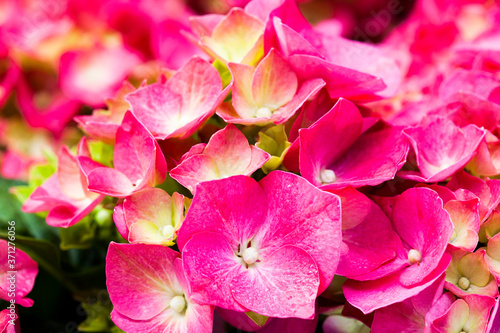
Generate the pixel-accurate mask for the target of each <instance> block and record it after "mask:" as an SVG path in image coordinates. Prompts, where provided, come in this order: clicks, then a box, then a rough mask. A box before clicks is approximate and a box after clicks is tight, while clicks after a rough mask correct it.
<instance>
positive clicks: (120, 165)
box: [78, 112, 167, 198]
mask: <svg viewBox="0 0 500 333" xmlns="http://www.w3.org/2000/svg"><path fill="white" fill-rule="evenodd" d="M115 142H116V144H115V150H114V153H113V164H114V168H108V167H104V166H101V165H97V163H95V162H94V161H92V160H91V159H90V158H89V157H86V156H79V157H78V161H79V163H80V165H81V167H82V170H83V171H84V173H85V175H86V177H87V179H88V184H89V185H88V188H89V190H90V191H93V192H96V193H101V194H105V195H109V196H113V197H117V198H125V197H127V196H129V195H131V194H132V193H135V192H137V191H140V190H141V189H143V188H145V187H148V186H150V187H151V186H154V185H155V184H159V183H162V182H163V181H164V180H165V177H166V172H167V165H166V162H165V157H164V156H163V153H162V152H161V150H160V147H159V146H158V142H156V140H155V139H154V138H153V136H152V135H151V133H149V132H148V130H147V129H146V128H145V127H144V126H143V125H142V124H141V123H140V122H139V121H138V120H137V119H136V118H135V117H134V115H133V114H132V113H130V112H127V113H126V114H125V117H124V118H123V122H122V124H121V126H120V128H119V129H118V130H117V131H116V140H115Z"/></svg>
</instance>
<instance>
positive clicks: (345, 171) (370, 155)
mask: <svg viewBox="0 0 500 333" xmlns="http://www.w3.org/2000/svg"><path fill="white" fill-rule="evenodd" d="M299 140H300V154H299V159H300V172H301V174H302V176H303V177H304V178H306V179H307V180H308V181H310V182H311V183H312V184H314V185H316V186H320V187H321V188H323V189H336V188H343V187H346V186H349V185H350V186H354V187H359V186H365V185H378V184H380V183H382V182H384V181H386V180H389V179H393V178H394V175H395V174H396V172H397V171H398V170H399V169H400V168H401V166H402V165H403V164H404V162H405V160H406V154H407V152H408V142H407V140H406V138H405V137H404V135H403V134H402V132H401V129H400V128H398V127H393V126H390V125H388V124H386V123H384V122H378V123H377V122H376V120H375V119H372V118H365V119H363V118H362V117H361V114H360V112H359V110H358V109H357V108H356V106H355V105H354V104H352V103H351V102H349V101H347V100H345V99H340V100H339V101H338V102H337V104H335V106H334V107H333V108H332V109H331V110H330V111H329V112H328V113H327V114H326V115H324V116H323V117H321V118H320V119H319V120H318V121H317V122H316V123H314V124H313V125H312V126H311V127H309V128H307V129H302V130H300V135H299Z"/></svg>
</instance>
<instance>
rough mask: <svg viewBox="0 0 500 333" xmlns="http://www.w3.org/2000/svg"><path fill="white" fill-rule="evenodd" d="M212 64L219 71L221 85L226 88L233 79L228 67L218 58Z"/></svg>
mask: <svg viewBox="0 0 500 333" xmlns="http://www.w3.org/2000/svg"><path fill="white" fill-rule="evenodd" d="M212 65H213V66H214V67H215V69H216V70H217V71H218V72H219V75H220V78H221V80H222V86H223V87H224V88H226V87H227V86H228V85H229V83H231V80H232V79H233V77H232V76H231V72H230V71H229V68H227V66H226V65H225V64H224V63H223V62H222V61H220V60H218V59H217V60H215V61H214V63H213V64H212Z"/></svg>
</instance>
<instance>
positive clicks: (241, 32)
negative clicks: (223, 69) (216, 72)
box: [191, 8, 264, 65]
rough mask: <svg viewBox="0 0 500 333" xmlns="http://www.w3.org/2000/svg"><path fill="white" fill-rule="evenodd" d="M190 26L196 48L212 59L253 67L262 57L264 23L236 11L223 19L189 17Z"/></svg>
mask: <svg viewBox="0 0 500 333" xmlns="http://www.w3.org/2000/svg"><path fill="white" fill-rule="evenodd" d="M191 24H192V26H193V31H194V32H195V33H196V34H198V36H199V39H198V45H199V46H200V47H201V48H202V49H203V50H204V51H205V52H207V53H208V54H209V55H211V56H212V57H213V58H215V59H219V60H220V61H222V62H224V63H228V62H235V63H242V64H247V65H254V64H255V63H256V62H257V61H258V60H259V59H260V57H261V56H262V52H263V49H264V36H263V34H264V22H262V21H261V20H259V19H258V18H257V17H255V16H253V15H250V14H248V13H247V12H245V11H244V10H242V9H240V8H233V9H231V11H229V13H228V14H227V15H226V16H221V15H205V16H201V17H193V18H191ZM194 38H196V37H194Z"/></svg>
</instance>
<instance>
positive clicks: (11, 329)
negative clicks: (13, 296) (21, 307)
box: [0, 309, 20, 333]
mask: <svg viewBox="0 0 500 333" xmlns="http://www.w3.org/2000/svg"><path fill="white" fill-rule="evenodd" d="M12 315H13V317H11V312H10V310H9V309H5V310H2V311H0V333H20V329H18V328H17V327H19V320H18V319H19V317H18V316H17V313H14V314H12ZM11 320H14V323H15V324H14V325H11V324H10V322H11Z"/></svg>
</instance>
